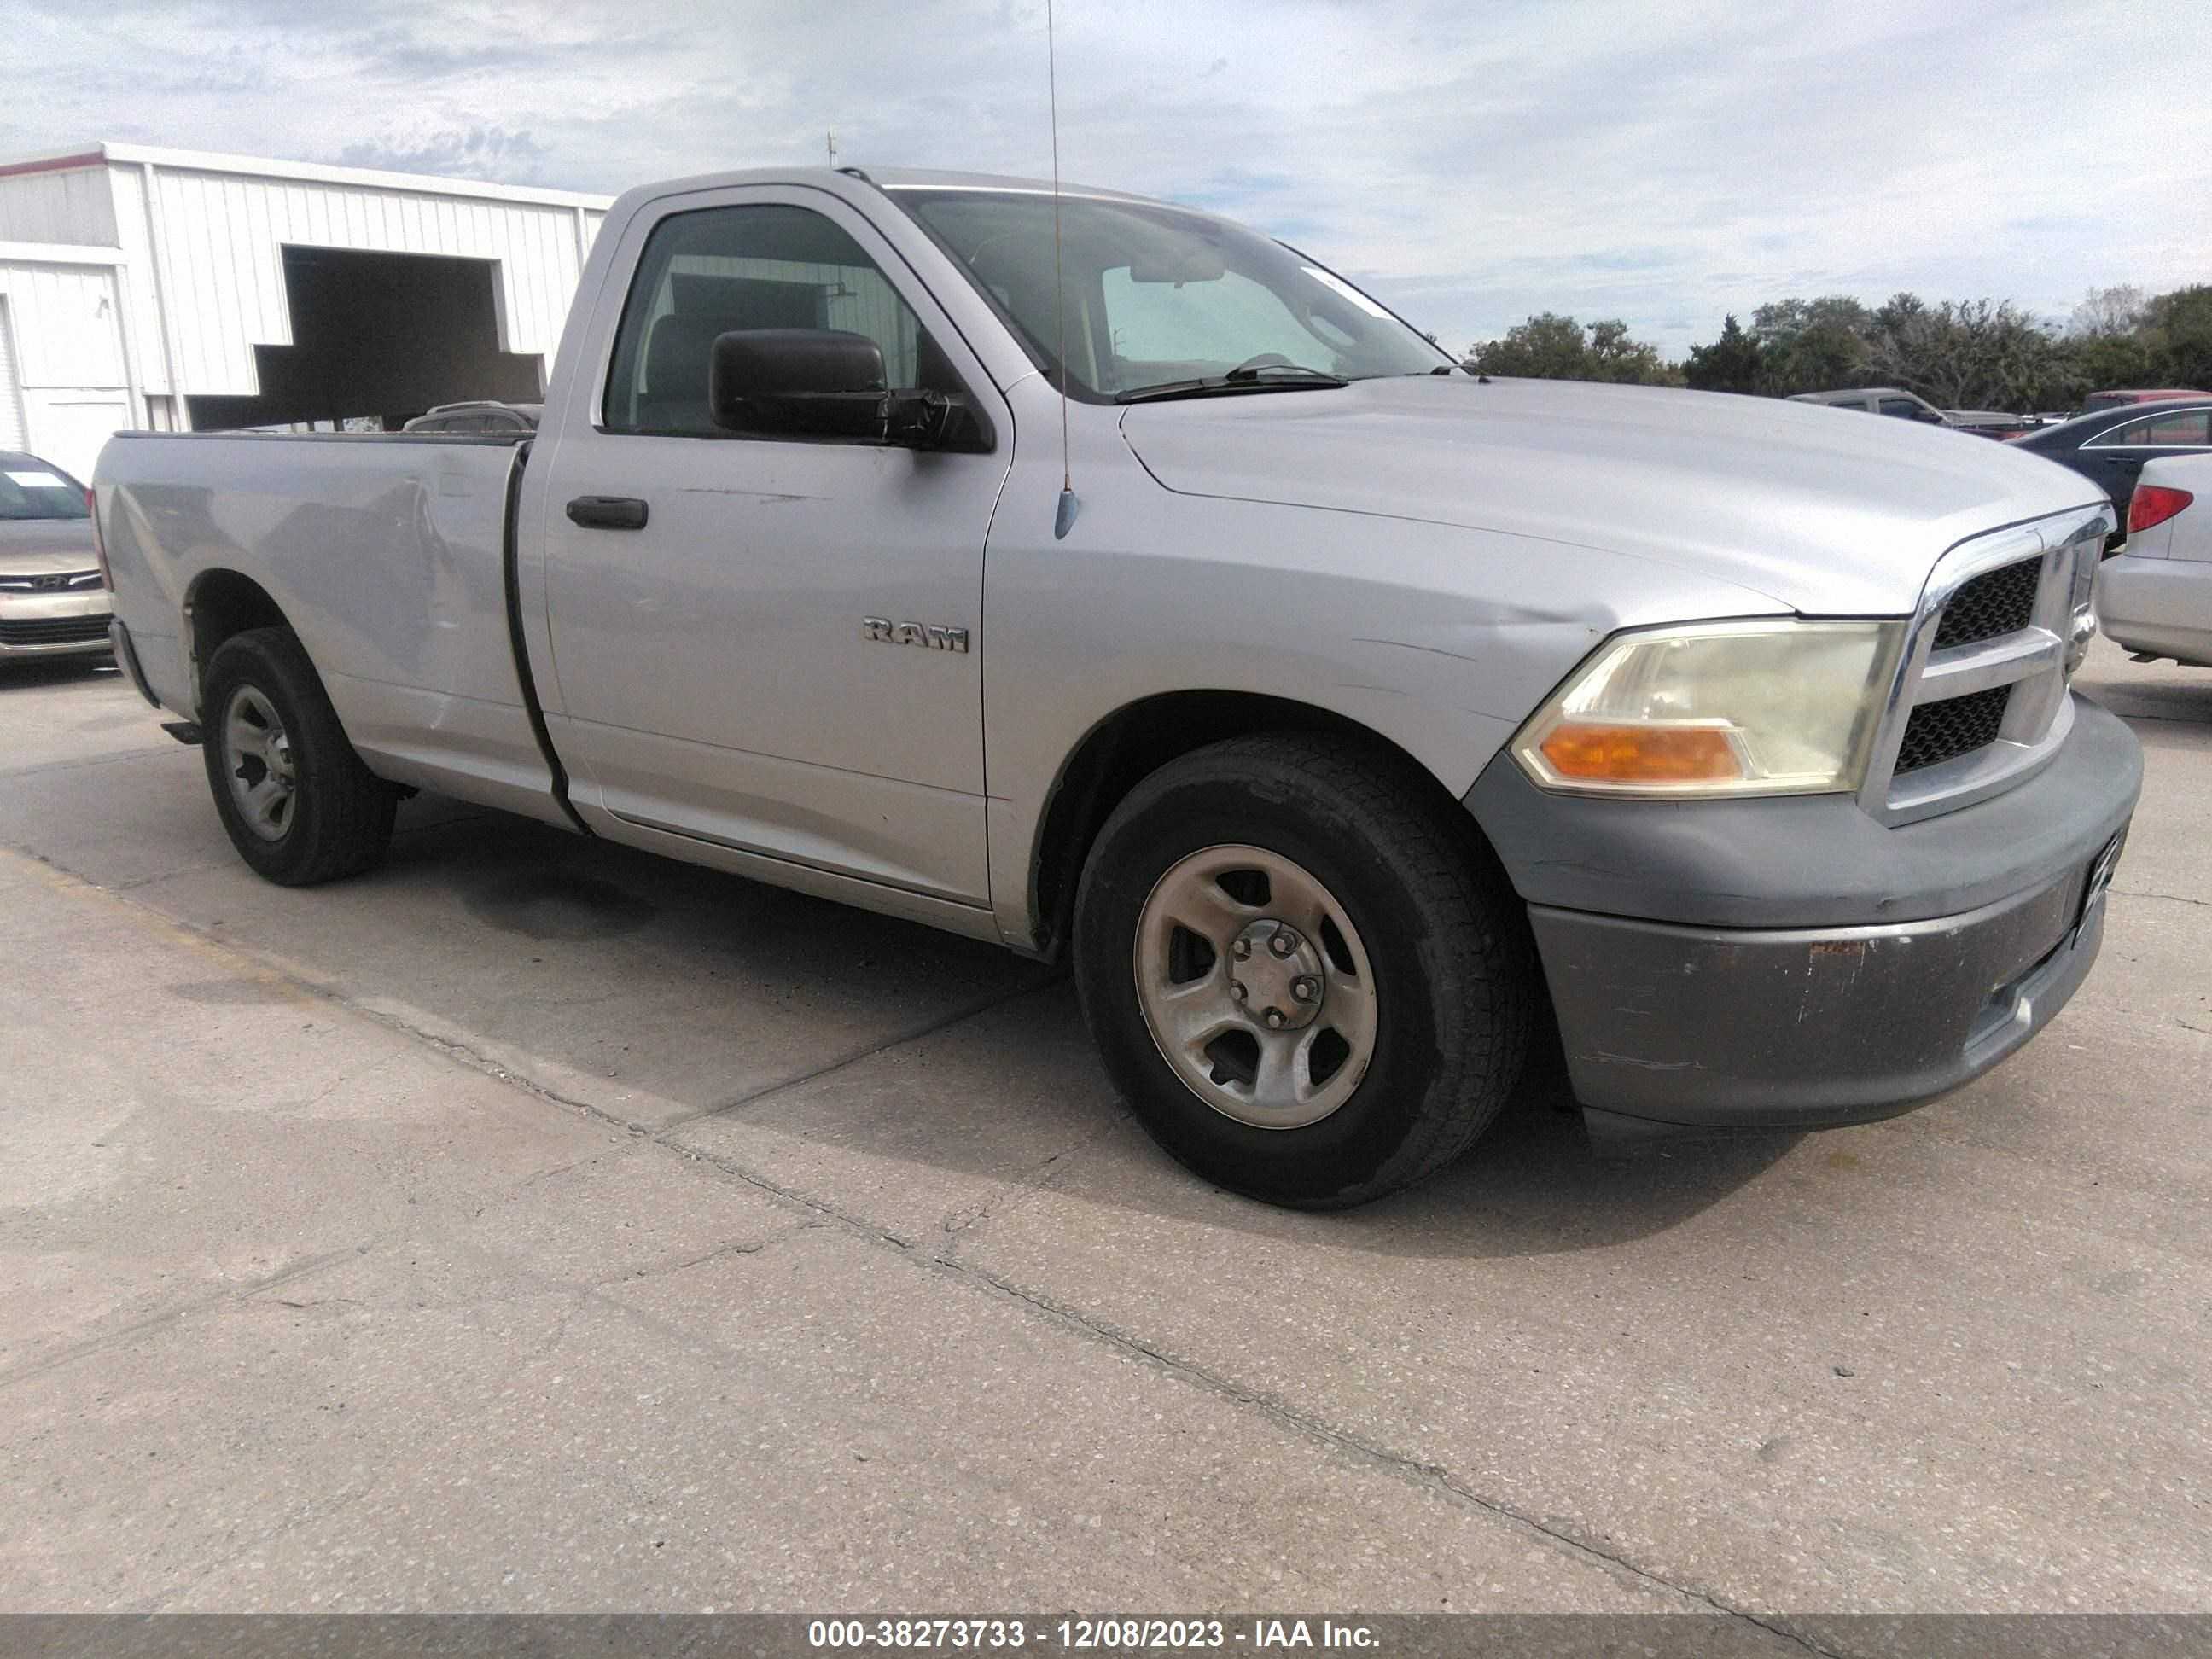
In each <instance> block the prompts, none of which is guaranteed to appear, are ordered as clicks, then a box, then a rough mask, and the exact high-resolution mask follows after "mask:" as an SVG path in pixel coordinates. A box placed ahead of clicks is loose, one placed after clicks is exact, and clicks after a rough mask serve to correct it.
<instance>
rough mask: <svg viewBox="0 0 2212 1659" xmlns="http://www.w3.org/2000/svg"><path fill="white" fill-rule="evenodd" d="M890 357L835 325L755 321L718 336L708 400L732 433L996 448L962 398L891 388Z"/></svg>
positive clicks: (913, 446) (923, 446)
mask: <svg viewBox="0 0 2212 1659" xmlns="http://www.w3.org/2000/svg"><path fill="white" fill-rule="evenodd" d="M707 404H708V409H709V410H711V411H712V413H713V416H714V424H715V425H716V426H717V427H719V428H721V429H722V430H723V431H725V432H747V433H752V434H755V435H769V436H781V437H798V438H852V439H857V440H859V441H861V442H864V443H878V444H895V445H897V446H899V447H903V448H908V449H975V450H987V449H989V448H990V447H991V439H990V433H989V429H988V428H987V426H986V425H985V424H984V423H983V422H981V421H980V420H979V419H978V418H977V417H976V416H975V413H974V412H973V411H972V410H970V409H969V407H968V402H967V399H966V398H954V397H947V396H946V395H945V393H943V392H893V391H891V390H890V389H889V388H888V387H887V386H885V385H884V354H883V350H882V349H881V348H880V347H878V345H877V344H876V343H875V342H874V341H873V340H871V339H870V338H868V337H867V336H866V335H865V334H854V333H851V332H848V331H846V330H844V329H837V328H749V329H739V330H737V331H734V332H732V333H728V334H721V335H717V336H716V337H715V338H714V349H713V355H712V356H710V358H709V359H708V366H707Z"/></svg>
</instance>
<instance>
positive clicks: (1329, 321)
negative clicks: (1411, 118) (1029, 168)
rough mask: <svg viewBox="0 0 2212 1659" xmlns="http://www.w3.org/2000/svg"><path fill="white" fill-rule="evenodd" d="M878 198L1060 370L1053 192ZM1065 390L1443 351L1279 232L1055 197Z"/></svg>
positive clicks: (1349, 366)
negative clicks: (927, 238) (1276, 238)
mask: <svg viewBox="0 0 2212 1659" xmlns="http://www.w3.org/2000/svg"><path fill="white" fill-rule="evenodd" d="M892 197H893V199H894V200H896V202H897V203H898V204H899V205H900V206H901V207H902V208H904V209H905V210H907V211H908V213H909V214H911V215H913V216H914V218H915V221H916V222H918V223H919V224H920V225H921V228H923V229H924V230H926V231H927V232H928V233H929V234H930V235H931V236H932V237H933V239H934V240H936V242H937V244H938V246H940V247H942V248H943V249H944V250H945V252H947V253H949V254H950V255H951V257H952V258H954V259H955V260H956V261H957V263H958V264H960V265H961V267H962V268H963V270H966V271H967V273H968V275H969V280H970V281H972V282H973V283H975V286H976V288H977V289H979V290H980V291H981V293H982V295H984V297H985V298H986V299H987V300H989V301H990V302H991V304H992V305H993V307H995V308H996V310H997V311H998V313H999V315H1000V317H1001V318H1003V319H1005V320H1006V322H1007V324H1008V325H1011V326H1012V329H1013V331H1014V333H1015V335H1016V337H1018V338H1019V339H1020V341H1021V343H1022V345H1023V347H1024V349H1025V350H1027V351H1028V353H1029V355H1030V359H1031V361H1033V362H1035V363H1036V366H1037V367H1038V368H1040V369H1042V370H1043V371H1044V373H1045V374H1048V375H1049V376H1051V377H1052V378H1054V379H1055V380H1057V379H1058V378H1059V376H1060V314H1059V311H1058V308H1057V307H1056V306H1055V304H1054V261H1053V234H1052V199H1053V198H1052V197H1051V196H1050V195H1048V194H1046V193H1044V192H1042V191H975V190H957V191H955V190H929V189H901V190H896V191H893V192H892ZM1060 254H1061V261H1062V264H1063V266H1064V269H1065V270H1066V285H1067V317H1066V322H1067V358H1068V362H1067V390H1068V392H1069V395H1070V396H1072V397H1075V398H1082V399H1084V400H1085V401H1087V402H1111V401H1113V400H1115V399H1116V398H1121V397H1124V396H1126V395H1127V394H1128V393H1130V392H1141V391H1144V390H1146V388H1149V387H1154V386H1172V385H1174V384H1176V383H1177V382H1181V381H1189V380H1204V379H1218V377H1220V376H1223V375H1225V374H1229V373H1231V371H1232V370H1235V369H1240V368H1244V369H1249V368H1262V369H1265V368H1267V367H1269V366H1273V368H1275V369H1276V370H1278V371H1280V370H1282V369H1284V368H1305V369H1313V370H1318V371H1321V372H1322V373H1324V374H1334V375H1336V376H1338V377H1339V378H1340V379H1343V380H1367V379H1371V378H1373V377H1376V376H1378V375H1385V374H1434V373H1436V372H1437V371H1438V370H1448V369H1449V368H1452V367H1454V364H1453V362H1452V359H1451V358H1450V357H1449V356H1448V355H1446V354H1445V353H1444V352H1443V351H1440V350H1438V349H1437V348H1436V347H1435V346H1433V345H1431V343H1429V342H1428V341H1427V340H1425V339H1424V338H1423V337H1421V336H1420V335H1419V334H1417V333H1415V332H1414V331H1413V329H1411V328H1409V327H1407V325H1406V324H1405V323H1403V322H1401V321H1400V320H1399V319H1397V318H1396V317H1395V316H1393V315H1392V314H1391V313H1389V312H1388V311H1386V310H1385V309H1383V307H1381V306H1380V305H1377V304H1376V302H1375V301H1373V300H1370V299H1369V298H1368V297H1367V295H1364V294H1362V293H1361V292H1360V291H1359V290H1358V289H1356V288H1354V287H1352V284H1351V283H1347V282H1346V281H1345V280H1344V279H1343V278H1342V277H1340V276H1337V275H1335V274H1334V272H1332V271H1330V270H1326V269H1324V268H1323V267H1322V266H1320V265H1317V264H1314V263H1313V262H1312V261H1311V260H1310V259H1308V258H1304V256H1303V255H1301V254H1298V253H1297V252H1292V251H1291V249H1289V248H1286V247H1285V246H1282V244H1280V243H1279V242H1273V241H1269V240H1267V238H1266V237H1264V236H1260V235H1257V234H1254V233H1253V232H1251V231H1249V230H1244V229H1242V228H1239V227H1237V226H1235V225H1231V224H1227V223H1225V222H1222V221H1221V220H1218V219H1211V218H1207V217H1206V216H1202V215H1200V214H1194V213H1183V212H1179V211H1177V210H1175V209H1173V208H1164V207H1155V206H1152V204H1148V203H1139V202H1121V201H1109V200H1105V199H1103V198H1101V197H1084V196H1069V197H1062V198H1061V201H1060Z"/></svg>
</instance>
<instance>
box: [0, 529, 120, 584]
mask: <svg viewBox="0 0 2212 1659" xmlns="http://www.w3.org/2000/svg"><path fill="white" fill-rule="evenodd" d="M99 566H100V558H99V556H98V555H97V554H95V553H94V551H93V548H92V520H89V519H0V576H58V575H61V574H64V573H66V572H69V571H73V570H95V569H97V568H99Z"/></svg>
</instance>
